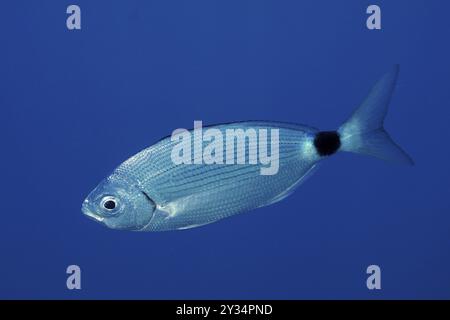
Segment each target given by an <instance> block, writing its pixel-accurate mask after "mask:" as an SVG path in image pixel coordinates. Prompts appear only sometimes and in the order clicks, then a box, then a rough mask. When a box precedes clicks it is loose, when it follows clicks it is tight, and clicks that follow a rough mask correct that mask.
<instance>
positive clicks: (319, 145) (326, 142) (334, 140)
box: [314, 131, 341, 156]
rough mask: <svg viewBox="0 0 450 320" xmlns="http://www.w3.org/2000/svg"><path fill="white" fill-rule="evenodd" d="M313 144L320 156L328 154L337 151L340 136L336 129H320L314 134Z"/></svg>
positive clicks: (339, 144)
mask: <svg viewBox="0 0 450 320" xmlns="http://www.w3.org/2000/svg"><path fill="white" fill-rule="evenodd" d="M314 146H315V147H316V150H317V153H318V154H319V155H321V156H330V155H332V154H333V153H335V152H336V151H338V149H339V147H340V146H341V138H340V137H339V134H338V133H337V132H336V131H322V132H319V133H318V134H316V137H315V138H314Z"/></svg>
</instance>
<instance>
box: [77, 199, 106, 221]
mask: <svg viewBox="0 0 450 320" xmlns="http://www.w3.org/2000/svg"><path fill="white" fill-rule="evenodd" d="M81 212H83V214H84V215H85V216H87V217H88V218H90V219H92V220H95V221H97V222H99V223H102V222H103V220H104V218H103V217H100V216H99V215H98V214H96V213H94V212H93V211H92V210H91V209H90V208H89V201H88V200H84V201H83V204H82V205H81Z"/></svg>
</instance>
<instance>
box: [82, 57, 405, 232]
mask: <svg viewBox="0 0 450 320" xmlns="http://www.w3.org/2000/svg"><path fill="white" fill-rule="evenodd" d="M398 72H399V67H398V66H397V65H396V66H394V68H393V69H392V70H391V71H390V72H388V73H387V74H385V75H384V76H383V77H382V78H381V79H380V80H379V81H378V82H377V83H376V84H375V86H374V87H373V88H372V90H371V92H370V94H369V96H368V97H367V98H366V100H365V101H364V102H363V103H362V104H361V106H360V107H359V108H357V109H356V110H355V111H354V112H353V114H352V115H351V117H350V118H349V119H348V120H347V121H345V122H344V124H343V125H342V126H340V127H339V129H338V130H337V131H319V130H317V129H315V128H312V127H308V126H303V125H295V124H287V123H280V122H262V121H247V122H236V123H231V124H220V125H215V126H211V127H210V128H214V129H218V130H219V131H220V132H222V133H223V134H225V131H226V130H227V129H244V130H246V129H248V128H256V129H267V130H268V131H270V130H271V129H277V130H278V132H279V156H278V159H277V160H278V162H279V170H278V172H277V173H276V174H274V175H262V174H260V169H261V168H262V166H263V165H262V164H249V163H248V164H234V165H229V164H217V163H215V164H191V165H186V164H175V163H174V162H173V161H172V158H171V152H172V150H173V148H174V147H175V143H176V142H175V141H172V139H171V138H170V137H167V138H164V139H162V140H161V141H159V142H157V143H156V144H154V145H152V146H150V147H148V148H147V149H144V150H142V151H141V152H139V153H137V154H136V155H134V156H132V157H131V158H129V159H128V160H126V161H125V162H123V163H122V164H121V165H119V166H118V167H117V168H116V169H115V170H114V171H113V172H112V174H111V175H110V176H108V177H107V178H106V179H104V180H103V181H102V182H101V183H100V184H99V185H98V186H97V187H96V188H95V189H94V190H93V191H92V192H91V193H90V194H89V195H88V197H87V198H86V200H84V202H83V204H82V212H83V213H84V214H85V215H87V216H88V217H90V218H92V219H94V220H96V221H98V222H100V223H102V224H104V225H106V226H107V227H109V228H113V229H122V230H136V231H166V230H180V229H187V228H193V227H197V226H202V225H205V224H208V223H212V222H215V221H218V220H220V219H223V218H226V217H229V216H232V215H235V214H238V213H242V212H245V211H249V210H252V209H255V208H259V207H264V206H268V205H270V204H272V203H275V202H277V201H280V200H282V199H284V198H285V197H287V196H288V195H289V194H291V193H292V192H293V191H294V190H295V188H296V187H298V186H299V185H300V184H301V183H302V182H304V181H305V179H306V178H307V177H308V176H309V175H310V174H311V173H312V172H313V171H314V169H315V167H316V166H317V164H318V163H319V162H321V161H322V160H324V159H326V158H328V157H329V156H331V155H332V154H334V153H336V152H337V151H346V152H354V153H359V154H366V155H371V156H374V157H378V158H380V159H384V160H390V161H395V162H400V163H404V164H413V161H412V159H411V158H410V157H409V156H408V155H407V154H406V153H405V152H404V151H403V150H402V149H401V148H400V147H399V146H398V145H397V144H395V142H394V141H393V140H392V139H391V138H390V137H389V135H388V133H387V132H386V131H385V130H384V128H383V121H384V118H385V116H386V113H387V109H388V105H389V102H390V99H391V95H392V92H393V90H394V87H395V83H396V80H397V76H398ZM247 156H248V153H247Z"/></svg>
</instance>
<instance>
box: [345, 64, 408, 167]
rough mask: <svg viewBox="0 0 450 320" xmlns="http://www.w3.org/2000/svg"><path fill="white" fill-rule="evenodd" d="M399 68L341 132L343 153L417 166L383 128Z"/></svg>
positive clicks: (382, 81)
mask: <svg viewBox="0 0 450 320" xmlns="http://www.w3.org/2000/svg"><path fill="white" fill-rule="evenodd" d="M398 72H399V66H398V65H395V66H394V67H393V68H392V70H391V71H390V72H388V73H386V74H385V75H384V76H383V77H382V78H381V79H380V80H379V81H378V82H377V83H376V84H375V86H374V87H373V88H372V90H371V91H370V93H369V95H368V97H367V98H366V100H364V102H363V103H362V104H361V106H360V107H359V108H357V109H356V110H355V111H354V112H353V114H352V116H351V117H350V118H349V119H348V120H347V121H346V122H345V123H344V124H343V125H342V126H341V127H340V128H339V129H338V133H339V136H340V140H341V147H340V150H342V151H348V152H354V153H360V154H366V155H370V156H373V157H377V158H380V159H383V160H388V161H394V162H398V163H403V164H410V165H412V164H414V162H413V160H412V159H411V157H410V156H408V154H406V152H405V151H403V150H402V149H401V148H400V147H399V146H398V145H397V144H396V143H395V142H394V141H393V140H392V139H391V137H390V136H389V134H388V133H387V132H386V131H385V130H384V128H383V121H384V118H385V117H386V113H387V110H388V106H389V102H390V100H391V96H392V92H393V91H394V87H395V84H396V81H397V76H398Z"/></svg>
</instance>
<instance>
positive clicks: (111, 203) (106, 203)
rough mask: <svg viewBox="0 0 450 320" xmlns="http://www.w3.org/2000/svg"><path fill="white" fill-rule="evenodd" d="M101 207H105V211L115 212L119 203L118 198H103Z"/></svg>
mask: <svg viewBox="0 0 450 320" xmlns="http://www.w3.org/2000/svg"><path fill="white" fill-rule="evenodd" d="M100 205H101V206H102V207H103V209H105V210H107V211H113V210H114V209H116V208H117V206H118V201H117V199H116V198H114V197H111V196H106V197H103V199H102V201H101V203H100Z"/></svg>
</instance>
